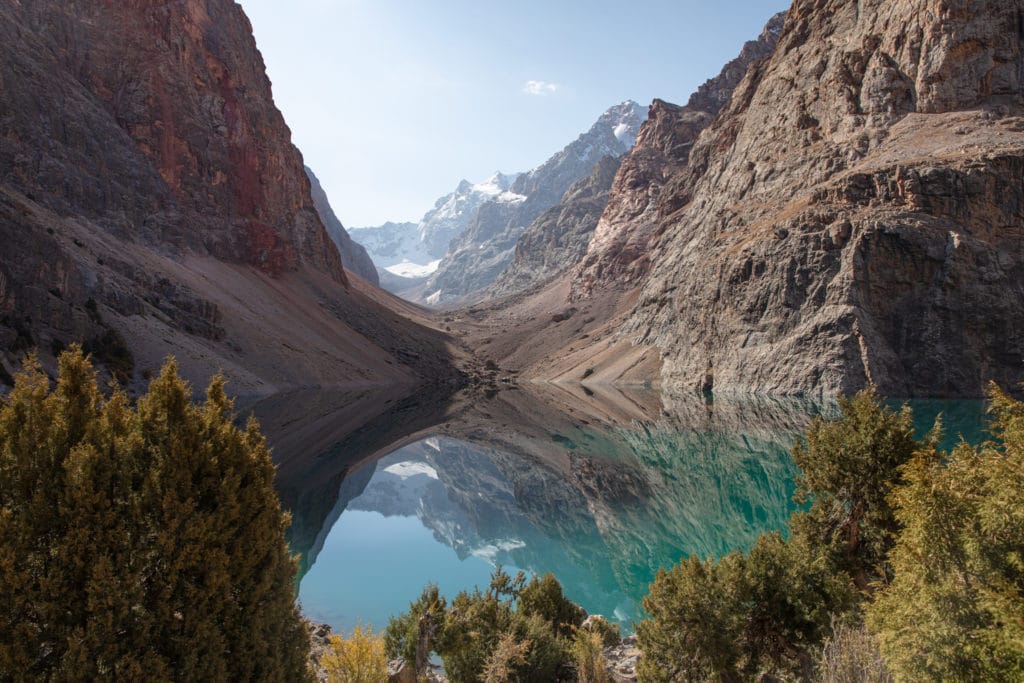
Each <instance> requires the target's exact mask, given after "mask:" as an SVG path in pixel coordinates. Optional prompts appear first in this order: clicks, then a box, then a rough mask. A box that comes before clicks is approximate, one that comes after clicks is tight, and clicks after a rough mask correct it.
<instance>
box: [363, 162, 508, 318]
mask: <svg viewBox="0 0 1024 683" xmlns="http://www.w3.org/2000/svg"><path fill="white" fill-rule="evenodd" d="M518 177H519V176H518V174H513V175H507V174H504V173H501V172H500V171H499V172H496V173H495V174H494V175H492V176H491V177H490V178H488V179H487V180H484V181H483V182H480V183H470V182H469V181H468V180H462V181H460V182H459V185H458V187H456V188H455V191H454V192H449V193H448V194H446V195H444V196H443V197H441V198H440V199H438V200H437V201H436V202H435V203H434V207H433V208H432V209H430V211H427V213H425V214H424V215H423V218H422V219H421V220H420V222H419V223H394V222H387V223H385V224H383V225H379V226H375V227H368V228H355V229H353V230H352V231H351V232H352V233H353V234H354V235H355V236H356V238H357V239H359V240H360V242H361V243H362V244H364V245H365V246H366V248H367V251H368V252H369V253H370V258H372V259H373V262H374V264H376V266H377V268H378V270H379V271H380V273H381V286H382V287H384V288H385V289H387V290H388V291H389V292H394V293H396V294H404V295H406V296H408V297H409V298H411V299H417V298H421V297H420V294H421V292H419V290H416V291H415V293H408V291H409V290H410V289H411V288H415V287H416V286H417V285H421V284H423V282H424V281H425V279H426V278H428V277H429V276H430V275H431V274H433V273H434V271H435V270H437V267H438V265H439V264H440V263H441V259H442V258H443V257H444V255H445V254H447V253H448V246H449V244H450V243H451V241H452V240H453V239H455V238H457V237H459V236H460V235H462V234H463V233H464V232H466V230H467V229H468V228H469V226H470V224H471V223H472V222H473V219H474V218H475V217H476V215H477V211H478V210H479V209H480V207H481V206H483V205H484V204H487V203H491V202H493V203H496V204H503V203H506V202H513V203H515V202H519V201H522V196H520V195H516V194H512V193H510V192H509V188H511V187H512V183H514V182H515V181H516V178H518Z"/></svg>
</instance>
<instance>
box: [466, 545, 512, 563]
mask: <svg viewBox="0 0 1024 683" xmlns="http://www.w3.org/2000/svg"><path fill="white" fill-rule="evenodd" d="M525 547H526V543H524V542H523V541H520V540H518V539H511V540H508V541H498V542H497V543H491V544H488V545H485V546H481V547H479V548H474V549H473V551H472V552H471V553H470V555H474V556H476V557H479V558H480V559H482V560H485V561H487V562H489V563H491V564H494V560H495V559H496V558H497V557H498V553H502V552H505V553H507V552H509V551H510V550H516V549H518V548H525Z"/></svg>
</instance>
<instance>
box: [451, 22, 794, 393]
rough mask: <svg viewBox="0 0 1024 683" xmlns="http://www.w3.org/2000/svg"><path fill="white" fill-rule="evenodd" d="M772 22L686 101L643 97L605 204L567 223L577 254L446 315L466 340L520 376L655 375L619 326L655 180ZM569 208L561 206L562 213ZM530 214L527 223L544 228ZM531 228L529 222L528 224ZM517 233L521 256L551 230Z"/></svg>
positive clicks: (651, 360)
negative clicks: (547, 272)
mask: <svg viewBox="0 0 1024 683" xmlns="http://www.w3.org/2000/svg"><path fill="white" fill-rule="evenodd" d="M782 23H783V15H777V16H774V17H772V18H771V19H770V20H769V21H768V22H767V24H766V26H765V29H764V31H763V32H762V34H761V36H760V37H759V38H758V39H757V40H754V41H750V42H748V43H746V44H745V45H744V46H743V48H742V49H741V51H740V54H739V55H738V56H737V57H736V59H733V60H732V61H730V62H729V63H728V64H727V65H726V66H725V67H724V68H723V69H722V71H721V72H720V73H719V74H718V75H717V76H715V77H714V78H712V79H710V80H708V81H707V82H706V83H705V84H704V85H702V86H701V87H700V88H699V89H698V90H697V91H696V92H695V93H694V94H693V95H692V96H691V97H690V99H689V102H688V104H687V105H686V106H678V105H674V104H670V103H668V102H665V101H662V100H655V101H654V102H653V103H652V105H651V107H650V109H649V114H648V118H647V120H646V121H645V122H644V123H643V125H642V126H641V128H640V131H639V133H638V135H637V138H636V144H634V146H633V149H632V150H631V151H630V153H629V154H628V155H626V157H625V158H624V159H623V160H622V163H621V165H620V167H619V169H618V171H617V173H616V175H615V178H614V180H613V184H612V188H611V190H610V192H609V193H608V195H607V199H606V200H601V201H604V202H605V204H606V206H605V208H604V211H603V213H602V214H601V216H600V220H599V221H598V222H597V224H596V227H595V226H593V225H588V224H587V223H588V222H589V221H593V220H594V219H593V217H590V218H587V219H585V220H584V221H581V222H579V223H575V222H571V223H570V226H571V228H572V230H573V232H574V234H577V235H578V237H574V238H573V240H578V242H579V243H581V244H583V246H584V248H585V251H586V253H585V254H583V255H582V257H581V256H580V255H579V254H578V252H576V251H575V250H574V249H573V250H569V251H566V252H564V253H563V255H564V256H565V257H566V258H565V260H564V261H563V262H562V264H561V267H562V268H563V270H562V272H561V273H560V274H558V275H557V276H555V277H554V278H553V279H550V280H548V281H547V282H545V283H544V284H543V285H538V286H536V287H533V288H531V289H527V290H524V291H522V292H519V293H514V289H511V288H510V289H503V290H502V292H503V293H509V292H512V293H511V294H508V295H507V296H506V297H504V298H502V299H498V300H495V301H491V302H483V303H481V304H478V305H476V306H474V307H472V308H470V309H467V310H465V311H458V312H455V313H454V314H453V315H451V316H450V317H451V318H452V321H453V322H454V323H455V324H456V325H457V326H460V327H463V328H464V332H463V334H464V336H465V338H466V339H467V341H468V343H469V344H470V345H471V346H474V347H475V348H479V349H480V353H482V354H483V355H484V356H485V357H487V358H489V359H490V360H491V361H493V362H495V363H497V364H499V365H500V366H501V367H504V368H508V369H509V370H514V371H516V372H518V373H522V374H523V375H525V376H528V377H537V378H542V379H553V380H559V381H581V380H582V381H586V382H588V383H602V382H614V383H627V384H632V383H645V382H647V383H649V382H652V381H657V378H658V377H659V375H660V370H659V368H660V353H659V351H658V350H657V348H656V347H653V346H652V345H633V344H632V343H631V337H630V336H626V335H624V334H622V333H621V329H620V328H621V326H622V324H623V323H624V321H625V318H626V317H628V316H629V314H630V313H631V311H632V310H633V307H634V306H635V304H636V298H637V290H638V288H639V287H640V286H641V285H642V283H643V282H644V276H645V274H646V272H647V269H648V267H649V265H650V258H651V245H650V243H651V241H652V240H653V239H654V237H655V235H656V234H657V227H658V225H659V224H660V216H661V211H662V209H661V205H660V204H659V197H660V194H661V190H662V188H663V187H664V186H665V185H666V183H669V182H670V181H671V180H672V179H673V178H674V177H675V175H676V174H678V173H679V172H680V171H681V170H682V169H685V168H686V166H687V163H688V160H689V156H690V149H691V148H692V146H693V143H694V141H695V140H696V139H697V138H698V136H699V135H700V133H701V132H702V131H703V130H704V129H705V128H707V127H708V126H709V125H710V124H711V122H712V121H713V120H714V118H715V115H716V114H717V113H718V111H719V110H720V108H721V107H722V104H723V103H727V102H729V100H730V98H731V97H732V94H733V91H734V89H735V88H736V86H737V85H738V84H739V83H740V81H741V79H742V78H743V75H744V74H745V73H746V70H747V69H749V68H750V67H751V66H752V65H754V64H757V63H759V62H760V61H761V60H763V59H764V58H766V57H767V56H769V55H770V54H771V52H772V49H773V48H774V45H775V43H776V40H777V38H778V35H779V32H780V31H781V29H782ZM586 201H590V200H586ZM572 215H573V212H572V211H571V210H570V211H569V212H568V216H570V217H571V216H572ZM540 223H541V221H538V225H535V226H534V227H536V228H540V229H541V233H542V234H545V235H548V234H549V233H548V232H547V229H545V228H541V226H540V225H539V224H540ZM549 225H550V227H551V228H552V229H553V231H554V232H555V233H557V232H558V231H559V230H560V227H559V226H558V225H557V223H556V224H549ZM532 233H533V229H532V228H531V230H530V231H529V232H528V234H532ZM552 237H553V235H552ZM524 239H525V240H526V241H524V242H523V243H522V250H521V251H522V252H523V254H522V258H524V259H525V260H526V263H528V264H537V263H539V262H541V261H543V260H544V259H545V258H546V257H545V255H544V254H543V250H544V249H547V248H551V244H552V243H555V244H557V238H555V239H554V241H552V240H551V239H550V238H545V239H542V240H539V241H538V240H535V239H531V238H529V237H524ZM551 265H552V266H554V265H555V264H551ZM535 267H536V266H535V265H531V268H535ZM513 268H515V269H516V270H518V267H516V266H513ZM528 270H529V269H528ZM513 272H514V273H515V272H516V271H513ZM510 277H515V278H516V279H518V278H519V277H520V276H519V275H518V273H516V274H514V275H510ZM524 281H525V279H524Z"/></svg>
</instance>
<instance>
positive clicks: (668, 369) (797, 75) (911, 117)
mask: <svg viewBox="0 0 1024 683" xmlns="http://www.w3.org/2000/svg"><path fill="white" fill-rule="evenodd" d="M1021 16H1022V15H1021V8H1020V6H1019V5H1017V4H1015V3H1007V2H995V1H983V2H971V3H966V2H953V3H940V4H939V5H934V4H932V3H927V2H920V1H917V0H903V1H901V2H883V1H882V0H873V1H870V2H861V3H857V4H856V5H852V4H850V3H845V2H839V1H836V0H832V1H829V2H824V3H822V2H811V1H809V0H797V1H796V2H795V3H794V4H793V7H792V9H791V10H790V13H789V17H788V18H787V20H786V25H785V29H784V31H783V33H782V35H781V37H780V39H779V44H778V48H777V49H776V51H775V53H774V54H773V56H772V57H771V59H770V60H769V61H768V62H766V63H764V64H763V66H761V67H760V68H756V69H755V70H753V71H752V72H750V73H749V74H748V76H747V77H746V79H745V80H744V82H743V83H742V84H741V85H740V86H739V88H738V89H737V92H736V94H735V95H734V97H733V98H732V100H731V102H730V104H729V106H728V108H727V109H726V110H724V111H723V114H722V115H721V116H720V117H719V118H718V119H717V121H716V122H715V123H714V124H713V125H712V126H711V128H709V129H708V130H707V131H705V133H704V134H703V135H702V136H701V137H700V139H699V140H698V141H697V143H696V144H695V146H694V148H693V150H692V151H691V153H690V162H689V166H688V167H687V168H686V169H685V170H684V171H682V172H681V173H680V174H679V175H678V176H677V177H675V178H673V179H672V180H671V181H670V183H669V185H668V186H666V188H665V189H664V190H663V191H662V195H661V198H660V203H661V207H662V209H661V212H662V215H663V218H662V220H661V221H660V222H659V224H658V228H657V230H658V231H659V232H660V233H661V235H660V238H659V241H658V243H657V245H656V246H655V248H654V249H653V251H652V254H651V257H650V260H651V262H652V263H653V264H654V265H653V267H652V269H651V273H650V277H649V279H648V280H647V282H646V284H645V286H644V289H643V293H642V296H641V298H640V300H639V303H638V305H637V307H636V310H635V313H634V314H633V316H632V318H631V320H630V321H629V323H628V324H627V325H626V326H625V331H626V332H627V333H628V334H633V335H637V337H638V338H639V340H641V341H643V342H647V343H653V344H656V345H657V346H658V348H659V349H660V350H661V351H662V353H663V354H664V369H663V377H664V380H665V381H666V382H669V383H672V384H677V385H682V386H691V387H698V388H699V387H703V388H712V387H713V388H714V389H715V390H746V391H766V392H836V391H842V392H846V391H851V390H854V389H856V388H858V387H861V386H863V385H864V384H866V383H868V382H873V383H875V384H876V385H877V386H878V387H879V389H880V390H881V391H882V392H884V393H886V394H890V395H895V396H912V395H932V396H975V395H979V394H980V393H982V392H983V391H984V386H985V382H986V381H987V380H996V381H998V382H1000V383H1001V384H1003V385H1004V386H1007V387H1009V386H1016V385H1017V384H1018V383H1019V382H1020V381H1021V380H1024V363H1022V362H1021V358H1022V357H1024V348H1022V347H1021V342H1020V340H1021V338H1022V336H1021V332H1022V330H1024V309H1021V307H1020V306H1019V305H1018V304H1019V301H1021V299H1022V297H1024V240H1022V237H1024V118H1022V115H1024V109H1022V106H1021V105H1022V93H1024V51H1022V46H1024V24H1022V23H1021V22H1022V19H1021ZM595 241H596V238H595Z"/></svg>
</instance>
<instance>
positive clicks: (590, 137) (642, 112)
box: [512, 100, 647, 204]
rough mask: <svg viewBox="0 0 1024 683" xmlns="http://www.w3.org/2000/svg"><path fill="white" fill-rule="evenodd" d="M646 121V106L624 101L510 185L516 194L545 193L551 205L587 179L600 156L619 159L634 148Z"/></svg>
mask: <svg viewBox="0 0 1024 683" xmlns="http://www.w3.org/2000/svg"><path fill="white" fill-rule="evenodd" d="M646 120H647V107H644V106H642V105H640V104H637V103H636V102H634V101H633V100H626V101H625V102H621V103H619V104H616V105H615V106H613V107H610V108H609V109H608V110H607V111H605V112H604V113H603V114H601V116H600V117H598V119H597V121H595V122H594V124H593V125H592V126H591V127H590V129H589V130H587V132H585V133H583V134H582V135H580V136H579V137H578V138H576V140H574V141H573V142H571V143H569V144H568V145H566V146H565V147H564V148H563V149H562V150H561V151H560V152H558V153H557V154H555V155H553V156H552V157H551V158H550V159H548V160H547V161H545V162H544V163H543V164H541V165H540V166H538V167H537V168H535V169H533V170H532V171H530V172H529V173H527V174H525V175H524V176H523V177H521V178H519V180H518V181H517V182H516V183H515V185H513V187H512V191H513V192H515V193H517V194H524V195H528V196H529V195H532V194H534V193H535V192H537V191H538V190H541V191H544V190H548V191H547V192H545V196H547V197H548V198H549V199H551V200H552V204H553V203H554V202H557V200H558V199H559V198H561V196H562V193H563V192H565V191H566V190H567V189H568V188H569V185H571V184H572V183H574V182H575V181H577V180H579V179H580V178H583V177H586V176H587V175H589V174H590V170H591V169H592V168H593V166H594V164H596V163H597V162H598V160H599V159H601V157H605V156H611V157H620V156H622V155H623V154H625V153H626V152H628V151H629V150H630V149H632V147H633V143H634V142H635V141H636V136H637V133H638V132H639V131H640V126H641V125H642V124H643V122H644V121H646Z"/></svg>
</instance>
